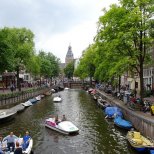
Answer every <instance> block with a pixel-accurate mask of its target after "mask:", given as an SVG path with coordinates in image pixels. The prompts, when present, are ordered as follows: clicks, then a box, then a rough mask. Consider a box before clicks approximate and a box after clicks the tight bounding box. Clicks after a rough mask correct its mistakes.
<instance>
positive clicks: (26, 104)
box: [21, 100, 33, 107]
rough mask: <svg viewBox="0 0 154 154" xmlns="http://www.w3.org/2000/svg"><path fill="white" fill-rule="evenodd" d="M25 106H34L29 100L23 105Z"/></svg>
mask: <svg viewBox="0 0 154 154" xmlns="http://www.w3.org/2000/svg"><path fill="white" fill-rule="evenodd" d="M21 104H22V105H23V106H25V107H29V106H31V105H33V104H32V103H31V102H30V101H29V100H28V101H26V102H25V103H21Z"/></svg>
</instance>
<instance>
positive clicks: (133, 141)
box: [126, 131, 154, 152]
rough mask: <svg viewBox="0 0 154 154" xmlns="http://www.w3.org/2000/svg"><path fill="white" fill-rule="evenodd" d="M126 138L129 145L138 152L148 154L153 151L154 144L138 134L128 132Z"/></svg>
mask: <svg viewBox="0 0 154 154" xmlns="http://www.w3.org/2000/svg"><path fill="white" fill-rule="evenodd" d="M126 138H127V140H128V142H129V143H130V145H131V146H132V147H133V148H134V149H135V150H136V151H138V152H148V151H149V150H152V149H154V142H153V141H151V140H149V139H148V138H146V137H144V136H142V135H141V134H140V132H136V131H128V133H127V136H126Z"/></svg>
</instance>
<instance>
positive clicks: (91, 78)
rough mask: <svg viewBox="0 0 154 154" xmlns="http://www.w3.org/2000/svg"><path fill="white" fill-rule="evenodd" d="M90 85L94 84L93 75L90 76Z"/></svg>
mask: <svg viewBox="0 0 154 154" xmlns="http://www.w3.org/2000/svg"><path fill="white" fill-rule="evenodd" d="M90 86H92V77H91V76H90Z"/></svg>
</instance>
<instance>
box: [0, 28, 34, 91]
mask: <svg viewBox="0 0 154 154" xmlns="http://www.w3.org/2000/svg"><path fill="white" fill-rule="evenodd" d="M1 32H2V35H1V36H2V37H1V38H2V40H1V41H0V42H1V44H0V45H1V47H2V52H3V56H1V58H3V57H4V60H2V63H3V65H5V63H6V67H7V68H9V70H12V71H14V70H15V71H16V72H17V87H18V89H19V91H20V90H21V86H20V80H19V71H20V69H21V67H23V66H26V65H27V64H28V62H29V59H30V57H31V56H32V55H33V52H34V50H33V49H34V42H33V38H34V34H33V33H32V32H31V31H30V30H29V29H26V28H7V27H6V28H3V29H1ZM5 53H7V54H5ZM8 54H9V55H8ZM7 55H8V58H7Z"/></svg>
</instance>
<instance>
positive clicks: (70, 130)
mask: <svg viewBox="0 0 154 154" xmlns="http://www.w3.org/2000/svg"><path fill="white" fill-rule="evenodd" d="M45 127H48V128H50V129H52V130H55V131H57V132H60V133H62V134H66V135H68V134H75V133H78V132H79V129H78V128H77V127H76V126H75V125H74V124H72V123H71V122H70V121H62V122H59V123H58V124H56V123H55V122H54V119H53V118H49V119H47V120H46V121H45Z"/></svg>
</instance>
